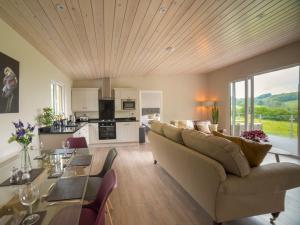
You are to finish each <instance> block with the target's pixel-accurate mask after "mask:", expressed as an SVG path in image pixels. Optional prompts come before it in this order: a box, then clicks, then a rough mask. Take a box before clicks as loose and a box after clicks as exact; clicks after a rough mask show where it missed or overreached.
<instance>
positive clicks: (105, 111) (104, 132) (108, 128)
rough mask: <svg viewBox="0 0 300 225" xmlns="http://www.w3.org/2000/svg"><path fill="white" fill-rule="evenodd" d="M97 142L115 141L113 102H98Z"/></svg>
mask: <svg viewBox="0 0 300 225" xmlns="http://www.w3.org/2000/svg"><path fill="white" fill-rule="evenodd" d="M99 120H100V121H99V123H98V126H99V140H109V139H116V121H115V101H114V100H112V99H101V100H99Z"/></svg>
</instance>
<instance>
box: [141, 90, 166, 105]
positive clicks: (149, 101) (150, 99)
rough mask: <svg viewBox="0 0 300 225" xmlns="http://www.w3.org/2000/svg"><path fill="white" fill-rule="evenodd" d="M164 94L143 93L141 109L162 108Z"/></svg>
mask: <svg viewBox="0 0 300 225" xmlns="http://www.w3.org/2000/svg"><path fill="white" fill-rule="evenodd" d="M161 101H162V93H161V92H159V91H152V92H151V91H142V92H141V108H161V107H162V102H161Z"/></svg>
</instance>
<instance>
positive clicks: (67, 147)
mask: <svg viewBox="0 0 300 225" xmlns="http://www.w3.org/2000/svg"><path fill="white" fill-rule="evenodd" d="M62 147H63V149H64V150H65V151H64V152H65V153H64V155H63V158H68V154H67V151H66V149H69V148H70V142H69V141H63V142H62Z"/></svg>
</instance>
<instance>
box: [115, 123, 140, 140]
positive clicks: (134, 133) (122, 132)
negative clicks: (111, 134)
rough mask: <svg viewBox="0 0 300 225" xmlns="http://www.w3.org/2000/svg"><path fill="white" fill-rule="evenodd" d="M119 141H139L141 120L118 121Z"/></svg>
mask: <svg viewBox="0 0 300 225" xmlns="http://www.w3.org/2000/svg"><path fill="white" fill-rule="evenodd" d="M116 132H117V142H138V141H139V122H117V123H116Z"/></svg>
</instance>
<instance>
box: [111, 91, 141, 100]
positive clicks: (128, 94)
mask: <svg viewBox="0 0 300 225" xmlns="http://www.w3.org/2000/svg"><path fill="white" fill-rule="evenodd" d="M114 97H115V99H135V100H137V99H138V97H139V92H138V90H137V89H135V88H114Z"/></svg>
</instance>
